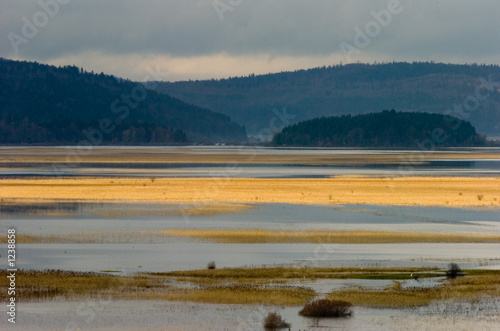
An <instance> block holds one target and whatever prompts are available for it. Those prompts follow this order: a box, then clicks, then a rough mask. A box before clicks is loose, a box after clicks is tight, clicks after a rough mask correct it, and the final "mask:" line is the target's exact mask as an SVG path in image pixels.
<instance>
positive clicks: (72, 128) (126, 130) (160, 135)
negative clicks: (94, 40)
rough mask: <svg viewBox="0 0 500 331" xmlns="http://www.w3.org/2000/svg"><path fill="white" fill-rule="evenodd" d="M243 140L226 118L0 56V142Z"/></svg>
mask: <svg viewBox="0 0 500 331" xmlns="http://www.w3.org/2000/svg"><path fill="white" fill-rule="evenodd" d="M82 140H87V141H90V142H91V143H92V144H97V143H98V144H101V143H102V144H131V145H133V144H155V145H168V144H182V143H186V142H200V143H203V142H208V143H213V142H242V141H245V140H246V133H245V129H244V128H243V127H242V126H240V125H237V124H235V123H233V122H231V120H230V118H229V117H228V116H227V115H222V114H219V113H215V112H213V111H211V110H208V109H205V108H201V107H197V106H193V105H190V104H187V103H185V102H182V101H180V100H179V99H176V98H172V97H170V96H168V95H165V94H159V93H157V92H155V91H152V90H148V89H146V88H145V87H144V86H143V85H142V84H140V83H134V82H132V81H128V80H123V79H120V78H117V77H114V76H110V75H105V74H104V73H100V74H94V73H91V72H86V71H83V70H82V69H79V68H77V67H75V66H65V67H54V66H49V65H44V64H38V63H36V62H20V61H11V60H5V59H0V143H3V144H75V143H78V142H80V141H82Z"/></svg>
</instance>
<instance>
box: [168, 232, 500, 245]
mask: <svg viewBox="0 0 500 331" xmlns="http://www.w3.org/2000/svg"><path fill="white" fill-rule="evenodd" d="M159 233H161V234H163V235H166V236H176V237H191V238H199V239H204V240H209V241H213V242H217V243H325V244H326V243H332V244H379V243H498V242H500V236H499V235H492V234H462V233H424V232H388V231H329V230H303V231H293V230H288V231H271V230H260V229H248V230H211V229H206V230H203V229H195V230H191V229H171V230H162V231H160V232H159Z"/></svg>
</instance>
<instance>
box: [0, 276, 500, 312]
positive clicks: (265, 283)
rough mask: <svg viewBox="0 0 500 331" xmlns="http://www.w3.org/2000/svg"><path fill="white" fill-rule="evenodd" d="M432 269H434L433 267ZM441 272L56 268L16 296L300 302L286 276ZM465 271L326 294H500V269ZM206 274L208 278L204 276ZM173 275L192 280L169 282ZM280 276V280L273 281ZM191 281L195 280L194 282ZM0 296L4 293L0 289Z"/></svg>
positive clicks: (400, 301) (409, 301)
mask: <svg viewBox="0 0 500 331" xmlns="http://www.w3.org/2000/svg"><path fill="white" fill-rule="evenodd" d="M433 271H434V272H435V273H433ZM415 272H418V273H419V274H424V275H425V274H427V275H428V276H431V275H434V276H444V272H445V271H444V270H442V271H441V272H437V271H435V270H434V269H432V270H431V269H423V268H416V269H409V268H380V269H379V268H371V269H362V268H336V269H334V268H256V269H252V268H251V269H215V270H195V271H177V272H169V273H147V274H135V275H130V276H118V275H110V274H104V273H84V272H70V271H59V270H46V271H22V270H20V271H18V272H17V273H16V285H17V288H16V298H19V299H20V300H23V301H30V300H31V301H36V300H51V299H60V298H62V299H64V300H81V299H85V298H99V299H102V298H106V299H121V300H170V301H190V302H204V303H216V304H253V305H256V304H263V305H284V306H299V305H304V304H305V303H306V302H308V301H310V300H311V299H313V298H314V297H315V296H316V295H317V294H316V293H315V292H314V291H313V290H312V289H310V288H304V287H300V286H291V285H286V282H287V281H297V280H299V279H304V278H305V279H308V280H313V279H319V278H323V279H324V278H331V279H334V278H346V279H349V278H351V279H352V278H361V279H363V278H364V277H370V276H371V275H373V274H375V275H380V276H378V277H379V278H378V279H382V275H383V274H385V279H401V278H400V275H402V274H403V275H404V277H405V278H406V279H408V278H409V277H410V275H409V273H415ZM464 273H465V274H466V277H462V278H459V279H453V280H448V281H446V282H445V283H444V284H443V285H442V286H439V287H435V288H432V289H405V288H401V287H400V286H393V287H389V288H387V289H384V290H369V289H348V290H342V291H336V292H333V293H331V294H330V295H329V299H333V300H343V301H348V302H352V303H353V304H354V305H361V306H370V307H380V308H382V307H392V308H401V307H417V306H423V305H428V304H429V303H431V302H433V301H436V300H462V299H468V300H470V299H480V298H482V297H484V296H490V297H495V296H497V297H498V296H500V272H498V271H494V270H482V271H479V270H474V271H473V270H470V271H468V270H465V271H464ZM6 276H7V272H6V271H0V286H2V287H3V288H7V287H8V281H9V280H8V278H7V277H6ZM205 280H206V282H204V281H205ZM173 281H177V283H178V282H186V283H189V284H191V285H189V286H185V285H172V284H173ZM280 282H283V283H284V284H282V285H276V284H278V283H280ZM193 285H194V286H193ZM0 299H2V300H5V299H7V291H2V292H1V294H0Z"/></svg>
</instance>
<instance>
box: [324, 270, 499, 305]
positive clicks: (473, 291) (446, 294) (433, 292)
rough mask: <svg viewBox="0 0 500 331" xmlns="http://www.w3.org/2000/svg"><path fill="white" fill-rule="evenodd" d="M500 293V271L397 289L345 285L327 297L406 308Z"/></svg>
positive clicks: (476, 298)
mask: <svg viewBox="0 0 500 331" xmlns="http://www.w3.org/2000/svg"><path fill="white" fill-rule="evenodd" d="M498 296H500V272H498V271H496V272H490V273H489V274H483V276H468V277H464V278H459V279H453V280H449V281H448V282H447V283H445V284H444V285H442V286H439V287H434V288H432V289H413V288H408V289H401V287H399V286H391V287H390V288H388V289H385V290H370V289H349V290H342V291H335V292H332V293H330V294H329V296H328V297H329V298H330V299H335V300H349V301H350V302H352V303H353V304H354V305H357V306H366V307H372V308H410V307H419V306H427V305H429V304H430V303H432V302H435V301H446V300H451V301H457V300H462V301H463V300H479V299H481V298H484V297H498Z"/></svg>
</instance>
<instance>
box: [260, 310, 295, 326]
mask: <svg viewBox="0 0 500 331" xmlns="http://www.w3.org/2000/svg"><path fill="white" fill-rule="evenodd" d="M289 327H290V324H289V323H287V322H286V321H285V320H284V319H282V318H281V316H280V315H278V314H276V313H269V314H268V315H267V317H266V318H265V319H264V328H265V329H267V330H275V329H281V328H289Z"/></svg>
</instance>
